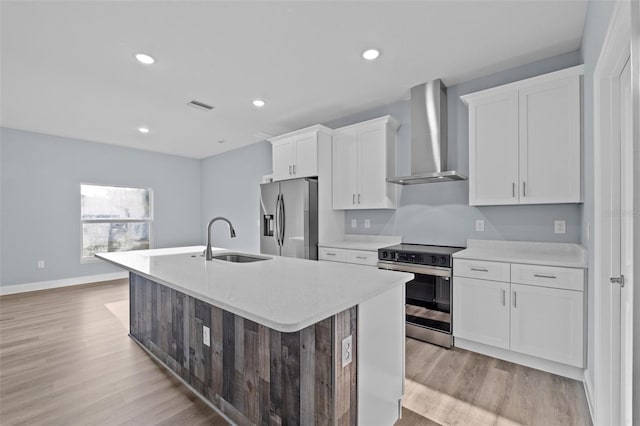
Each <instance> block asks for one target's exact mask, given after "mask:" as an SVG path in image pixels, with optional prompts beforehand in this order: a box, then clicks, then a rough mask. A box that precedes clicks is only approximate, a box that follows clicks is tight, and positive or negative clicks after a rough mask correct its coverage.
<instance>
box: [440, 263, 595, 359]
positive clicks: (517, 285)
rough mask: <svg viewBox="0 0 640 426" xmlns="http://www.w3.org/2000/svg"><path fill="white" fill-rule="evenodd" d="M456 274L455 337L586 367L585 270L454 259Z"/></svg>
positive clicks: (454, 293)
mask: <svg viewBox="0 0 640 426" xmlns="http://www.w3.org/2000/svg"><path fill="white" fill-rule="evenodd" d="M499 265H502V266H503V268H498V266H499ZM508 266H510V274H506V275H503V277H504V278H502V279H503V280H504V281H493V280H487V279H480V278H477V276H478V274H480V273H481V272H479V271H482V273H487V272H486V271H489V272H491V271H492V268H493V270H505V269H507V270H508V268H507V267H508ZM496 268H497V269H496ZM453 274H454V280H453V335H454V337H455V338H460V339H465V340H468V341H472V342H477V343H482V344H484V345H489V346H492V347H496V348H502V349H507V350H509V351H511V352H517V353H519V354H525V355H529V356H533V357H537V358H541V359H545V360H549V361H554V362H558V363H562V364H566V365H571V366H574V367H579V368H583V367H584V333H585V323H584V270H582V269H575V268H561V267H549V266H539V265H527V264H509V263H499V262H486V261H482V260H478V261H476V260H474V261H469V260H465V259H460V260H457V259H456V260H454V264H453ZM494 275H495V274H494ZM507 280H509V281H507ZM518 281H521V282H518ZM522 281H524V282H522Z"/></svg>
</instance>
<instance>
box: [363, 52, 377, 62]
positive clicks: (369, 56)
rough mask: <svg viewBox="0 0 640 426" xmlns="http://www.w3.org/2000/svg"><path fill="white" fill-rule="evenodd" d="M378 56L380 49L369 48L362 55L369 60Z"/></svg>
mask: <svg viewBox="0 0 640 426" xmlns="http://www.w3.org/2000/svg"><path fill="white" fill-rule="evenodd" d="M378 56H380V51H379V50H378V49H368V50H365V51H364V53H363V54H362V57H363V58H365V59H366V60H367V61H373V60H374V59H376V58H377V57H378Z"/></svg>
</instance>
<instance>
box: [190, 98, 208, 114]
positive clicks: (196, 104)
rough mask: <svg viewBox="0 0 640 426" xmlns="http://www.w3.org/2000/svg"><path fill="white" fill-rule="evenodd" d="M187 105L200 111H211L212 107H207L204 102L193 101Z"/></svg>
mask: <svg viewBox="0 0 640 426" xmlns="http://www.w3.org/2000/svg"><path fill="white" fill-rule="evenodd" d="M187 105H189V106H190V107H193V108H197V109H201V110H203V111H211V110H212V109H213V106H211V105H207V104H205V103H204V102H200V101H196V100H195V99H194V100H192V101H191V102H189V103H188V104H187Z"/></svg>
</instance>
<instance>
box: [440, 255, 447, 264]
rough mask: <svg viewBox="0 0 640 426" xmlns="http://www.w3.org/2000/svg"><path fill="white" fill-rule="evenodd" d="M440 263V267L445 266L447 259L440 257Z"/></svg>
mask: <svg viewBox="0 0 640 426" xmlns="http://www.w3.org/2000/svg"><path fill="white" fill-rule="evenodd" d="M440 263H441V264H442V265H446V264H447V258H446V257H441V258H440Z"/></svg>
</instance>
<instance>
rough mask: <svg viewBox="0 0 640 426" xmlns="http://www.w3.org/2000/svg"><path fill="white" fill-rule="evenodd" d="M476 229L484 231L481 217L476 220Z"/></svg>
mask: <svg viewBox="0 0 640 426" xmlns="http://www.w3.org/2000/svg"><path fill="white" fill-rule="evenodd" d="M476 231H478V232H484V220H482V219H478V220H476Z"/></svg>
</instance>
